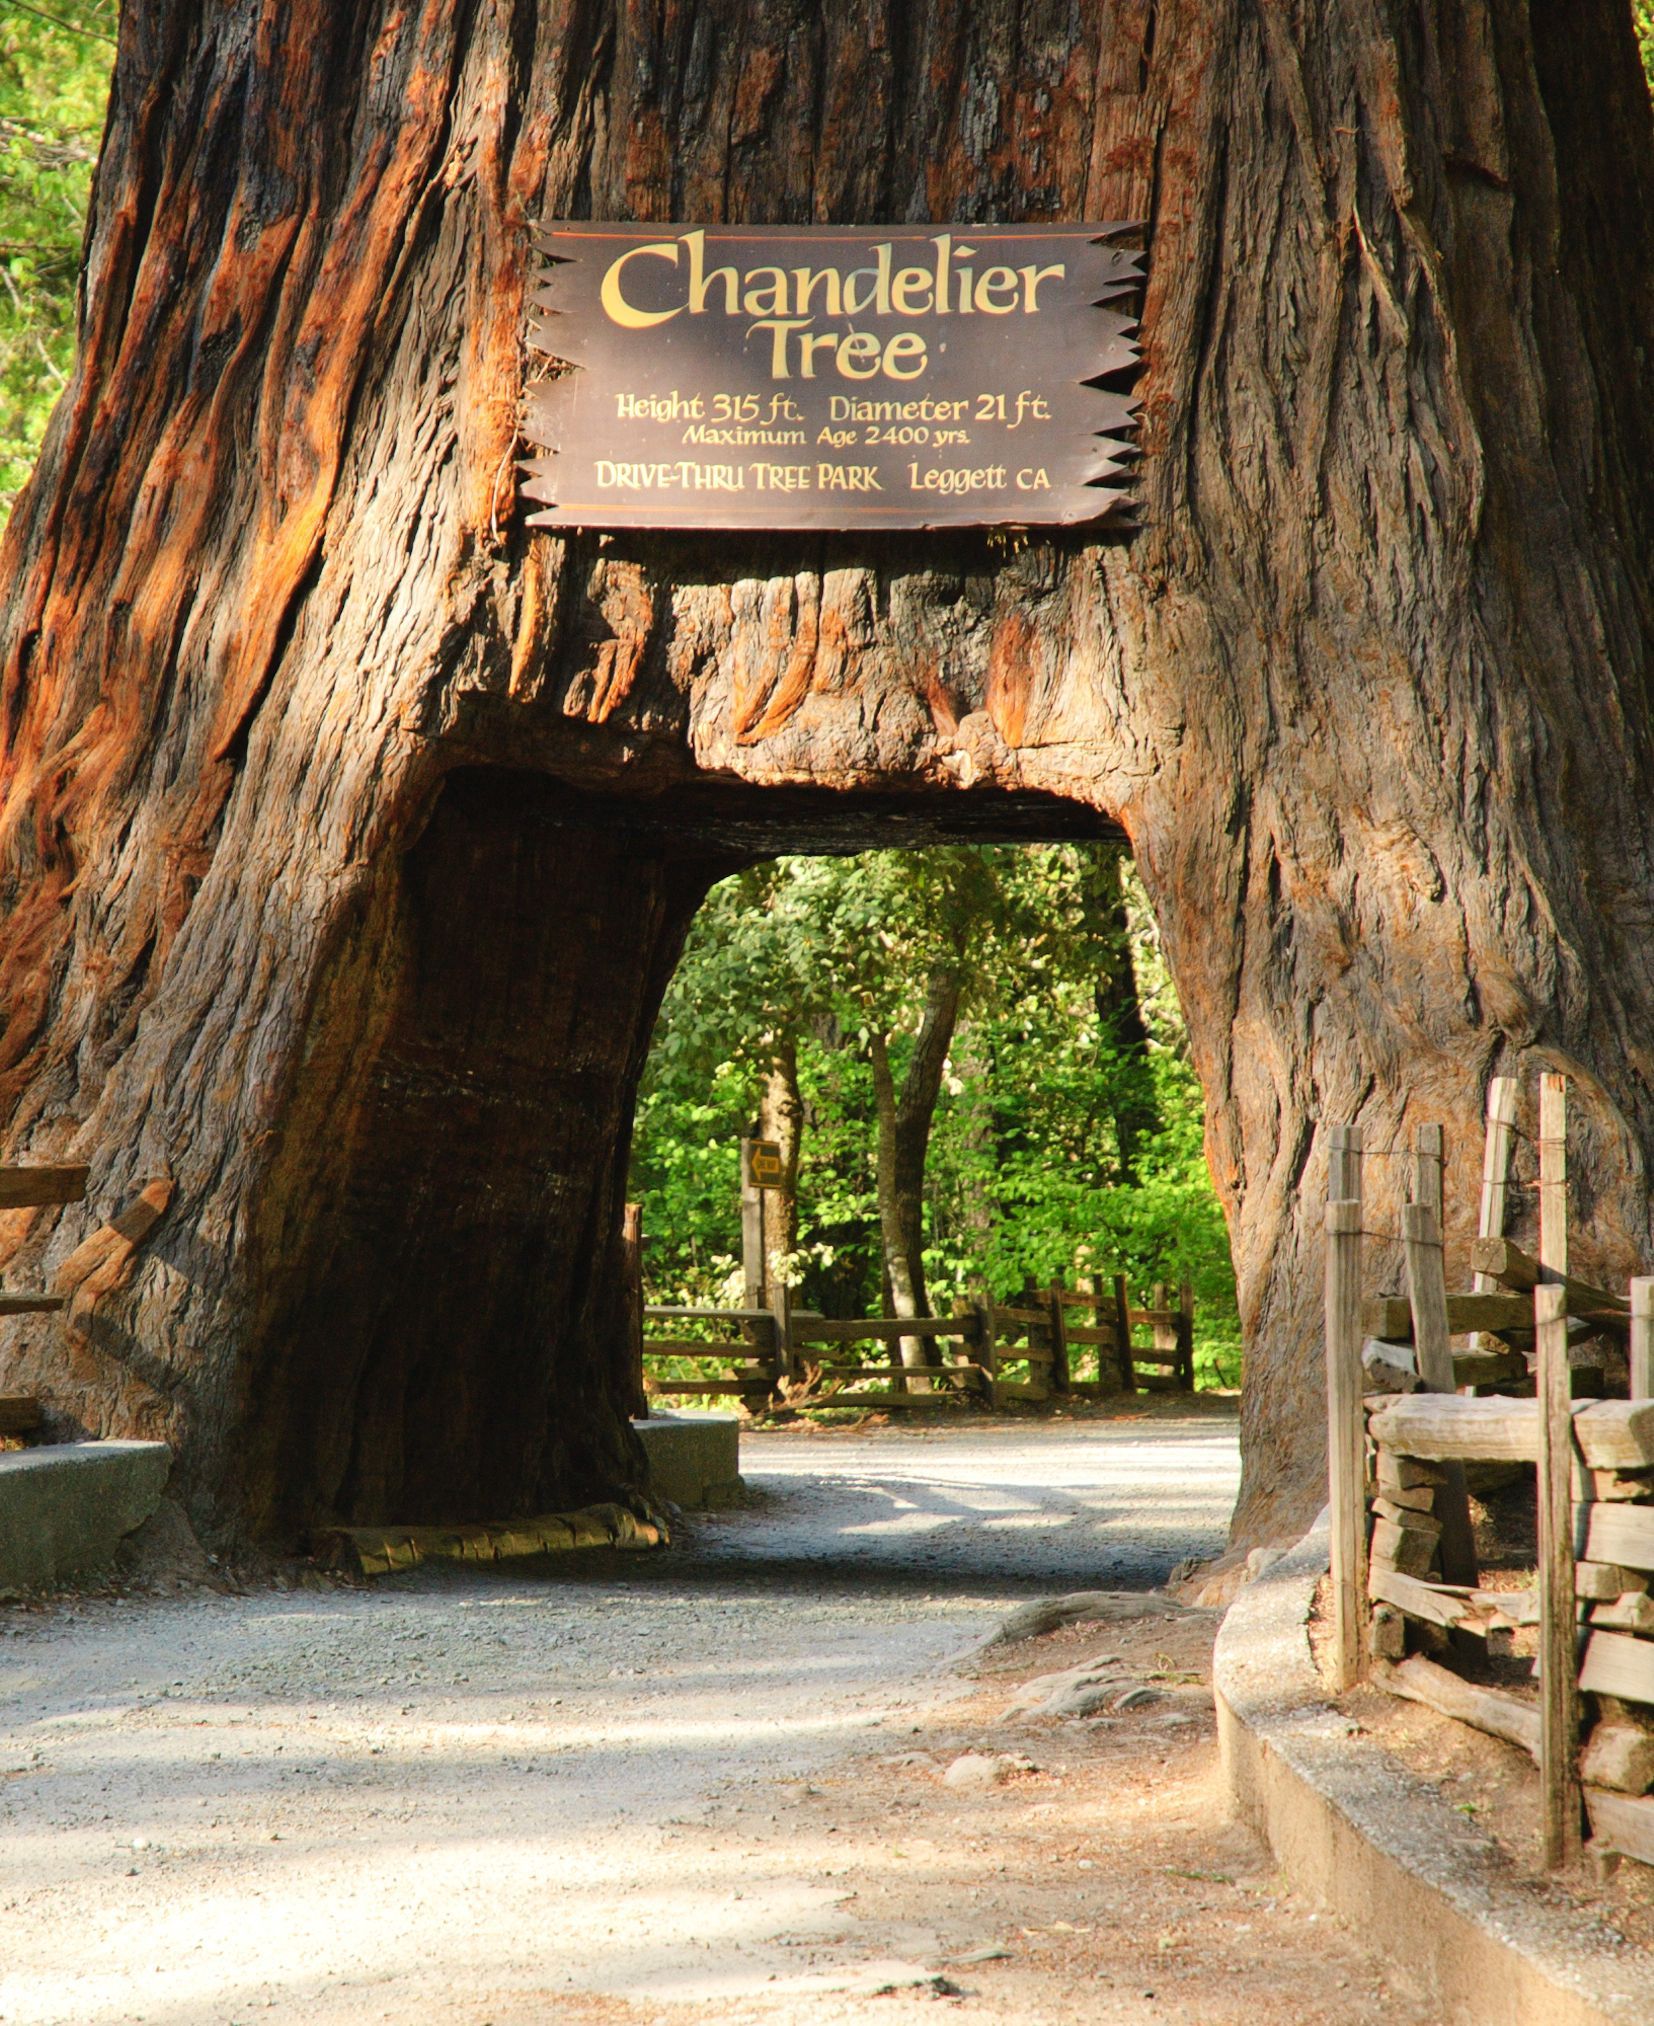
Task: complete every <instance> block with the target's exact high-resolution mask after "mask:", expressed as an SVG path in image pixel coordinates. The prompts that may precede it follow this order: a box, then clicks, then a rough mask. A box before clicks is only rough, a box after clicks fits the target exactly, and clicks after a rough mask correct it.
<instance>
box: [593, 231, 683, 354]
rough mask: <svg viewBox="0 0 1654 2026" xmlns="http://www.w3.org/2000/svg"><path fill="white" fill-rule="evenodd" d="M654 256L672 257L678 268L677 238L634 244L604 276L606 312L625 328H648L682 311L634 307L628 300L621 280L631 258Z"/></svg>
mask: <svg viewBox="0 0 1654 2026" xmlns="http://www.w3.org/2000/svg"><path fill="white" fill-rule="evenodd" d="M650 259H653V260H669V261H671V263H672V265H673V266H674V267H676V266H677V264H678V242H677V241H676V240H675V239H657V240H656V241H655V242H654V244H653V245H651V246H634V247H633V248H632V249H631V251H630V252H629V253H623V254H622V255H621V256H620V258H619V259H618V260H617V261H615V262H614V263H613V264H612V265H611V266H610V268H609V271H608V273H607V274H606V275H604V277H603V288H602V293H601V301H602V304H603V309H604V313H605V315H607V317H608V319H609V321H610V322H611V323H615V324H619V325H620V327H621V329H622V330H627V331H646V330H647V329H648V328H649V326H650V325H651V324H664V323H665V322H666V321H667V319H668V318H669V317H675V316H676V315H677V313H678V312H677V310H640V309H634V308H633V307H632V305H631V304H630V303H629V302H628V301H627V300H626V297H625V295H624V293H623V292H622V289H621V283H620V275H621V270H622V269H623V268H624V267H625V265H626V263H627V261H629V260H650ZM679 307H680V308H681V307H682V305H681V304H680V306H679Z"/></svg>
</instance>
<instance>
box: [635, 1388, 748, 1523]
mask: <svg viewBox="0 0 1654 2026" xmlns="http://www.w3.org/2000/svg"><path fill="white" fill-rule="evenodd" d="M632 1427H633V1428H634V1429H635V1430H636V1432H637V1437H638V1440H639V1441H640V1442H641V1443H642V1444H643V1453H644V1454H645V1456H647V1457H648V1459H649V1489H650V1490H651V1491H652V1492H653V1493H654V1494H655V1496H656V1497H657V1498H666V1499H670V1500H671V1501H672V1503H673V1504H674V1505H681V1506H682V1507H683V1508H684V1509H685V1510H686V1511H688V1512H707V1511H715V1510H716V1509H717V1508H718V1507H719V1506H727V1505H739V1504H740V1502H741V1496H742V1493H743V1492H744V1490H745V1489H746V1487H745V1486H744V1485H743V1484H742V1482H741V1424H740V1421H739V1419H738V1418H737V1417H736V1416H735V1415H733V1414H695V1413H685V1412H683V1411H682V1410H681V1409H680V1410H678V1411H676V1412H673V1411H671V1410H670V1409H667V1408H663V1407H655V1408H652V1409H651V1410H650V1413H649V1418H648V1419H647V1420H646V1421H634V1422H633V1423H632Z"/></svg>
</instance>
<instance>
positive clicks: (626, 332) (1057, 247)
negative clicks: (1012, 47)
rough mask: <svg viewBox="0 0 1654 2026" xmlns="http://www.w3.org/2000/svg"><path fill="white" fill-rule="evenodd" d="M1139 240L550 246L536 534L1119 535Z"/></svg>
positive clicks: (796, 237)
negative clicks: (900, 531)
mask: <svg viewBox="0 0 1654 2026" xmlns="http://www.w3.org/2000/svg"><path fill="white" fill-rule="evenodd" d="M1127 230H1129V228H1128V227H1126V226H1122V225H1017V226H999V225H995V226H983V227H980V228H977V227H971V226H964V225H952V226H931V225H920V226H871V227H866V226H856V227H839V226H809V227H806V226H796V227H794V226H787V227H783V226H689V225H586V224H580V225H575V224H559V225H551V226H547V227H546V228H545V229H544V230H543V231H542V232H541V234H540V244H541V246H542V248H543V249H544V251H545V252H546V253H547V254H548V255H549V257H550V260H549V266H548V269H547V273H546V276H545V278H544V281H543V282H542V284H541V286H540V288H539V289H538V291H537V292H536V295H535V298H534V300H535V304H536V308H537V311H538V314H537V315H536V317H535V318H534V321H533V323H532V325H531V327H530V333H529V335H530V337H531V339H532V341H533V343H534V344H535V345H536V346H537V347H538V348H539V349H540V350H541V351H542V352H544V353H545V354H546V355H547V357H548V359H551V360H555V361H558V362H560V363H561V364H562V366H563V368H564V370H562V371H558V372H554V373H553V374H552V375H551V376H549V377H547V378H545V379H543V380H541V381H540V382H539V383H538V384H537V385H536V386H534V387H533V388H532V389H531V391H530V394H529V399H528V404H527V413H526V415H525V418H524V429H525V432H526V434H527V436H528V438H529V441H530V442H531V443H532V444H534V445H535V446H536V447H537V448H538V449H539V451H540V452H541V453H542V454H541V455H539V456H537V457H535V458H533V459H532V460H531V461H529V463H528V464H527V465H526V466H525V469H526V470H527V472H528V480H527V483H526V484H525V486H524V491H525V492H526V493H527V495H528V497H529V498H530V499H533V500H538V501H541V502H543V504H544V506H545V509H546V510H545V511H544V512H542V513H538V514H536V515H534V516H533V522H534V525H536V526H541V527H593V528H622V527H624V528H766V529H771V528H774V529H779V528H932V527H958V526H984V525H991V524H996V523H997V524H1013V525H1028V526H1033V525H1044V524H1051V523H1056V524H1074V523H1084V522H1091V521H1096V520H1099V519H1101V518H1103V517H1104V516H1105V515H1107V514H1109V513H1111V512H1114V511H1117V510H1118V509H1119V508H1120V507H1121V506H1122V505H1124V504H1126V503H1127V500H1128V492H1127V476H1126V474H1127V469H1128V466H1129V463H1130V459H1131V446H1130V443H1129V440H1128V437H1129V432H1130V431H1131V429H1132V428H1133V426H1134V424H1135V421H1136V417H1137V405H1136V402H1135V401H1134V399H1133V398H1132V396H1131V393H1130V391H1129V385H1128V384H1126V383H1128V382H1129V378H1130V375H1131V374H1132V372H1133V370H1134V369H1135V367H1136V364H1137V359H1138V351H1137V345H1136V341H1135V332H1136V321H1135V318H1134V316H1133V315H1132V313H1131V308H1130V298H1131V297H1132V295H1133V292H1134V291H1135V289H1136V288H1137V286H1138V284H1139V282H1140V280H1141V277H1142V256H1141V255H1140V254H1137V253H1132V252H1127V251H1124V250H1122V249H1120V248H1117V247H1115V246H1112V245H1110V244H1109V243H1108V241H1109V239H1110V238H1111V237H1115V236H1118V235H1119V234H1121V233H1123V232H1125V231H1127ZM1105 382H1106V383H1107V384H1106V385H1105V384H1103V383H1105Z"/></svg>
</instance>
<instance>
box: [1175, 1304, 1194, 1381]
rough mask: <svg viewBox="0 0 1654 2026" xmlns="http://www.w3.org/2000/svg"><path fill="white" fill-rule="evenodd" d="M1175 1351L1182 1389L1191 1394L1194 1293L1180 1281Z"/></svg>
mask: <svg viewBox="0 0 1654 2026" xmlns="http://www.w3.org/2000/svg"><path fill="white" fill-rule="evenodd" d="M1177 1349H1178V1356H1179V1358H1180V1360H1181V1371H1180V1373H1179V1376H1180V1377H1181V1379H1182V1381H1183V1384H1184V1388H1185V1389H1186V1390H1187V1391H1188V1392H1190V1393H1192V1392H1193V1391H1194V1389H1195V1291H1194V1287H1193V1286H1192V1284H1191V1283H1190V1282H1189V1281H1186V1280H1184V1281H1180V1282H1179V1283H1178V1289H1177Z"/></svg>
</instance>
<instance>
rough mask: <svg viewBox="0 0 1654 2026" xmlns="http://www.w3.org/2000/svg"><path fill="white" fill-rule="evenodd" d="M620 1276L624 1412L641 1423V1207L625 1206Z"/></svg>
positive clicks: (644, 1403)
mask: <svg viewBox="0 0 1654 2026" xmlns="http://www.w3.org/2000/svg"><path fill="white" fill-rule="evenodd" d="M620 1260H621V1273H622V1276H623V1278H624V1283H625V1290H624V1291H625V1300H626V1370H627V1374H628V1379H627V1392H628V1393H629V1394H630V1396H631V1399H630V1405H629V1407H628V1409H627V1412H628V1413H629V1414H630V1415H631V1417H632V1419H633V1420H634V1421H641V1420H643V1419H644V1418H645V1416H646V1415H647V1414H648V1412H649V1395H648V1393H647V1392H646V1391H645V1389H644V1384H643V1205H642V1204H641V1203H628V1204H627V1205H626V1207H625V1209H624V1210H623V1212H622V1213H621V1222H620Z"/></svg>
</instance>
